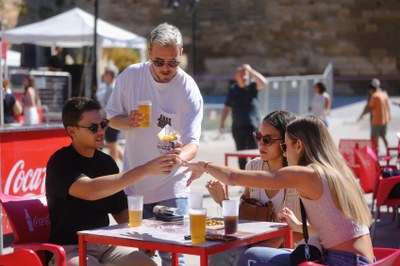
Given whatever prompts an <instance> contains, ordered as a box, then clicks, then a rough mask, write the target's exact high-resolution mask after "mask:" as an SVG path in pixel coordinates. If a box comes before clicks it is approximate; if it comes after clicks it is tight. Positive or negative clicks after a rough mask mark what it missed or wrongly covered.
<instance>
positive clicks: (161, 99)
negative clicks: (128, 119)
mask: <svg viewBox="0 0 400 266" xmlns="http://www.w3.org/2000/svg"><path fill="white" fill-rule="evenodd" d="M140 100H151V102H152V115H151V126H150V128H131V129H129V130H126V131H125V136H126V144H125V153H124V165H123V169H124V170H129V169H132V168H134V167H136V166H139V165H142V164H144V163H146V162H148V161H150V160H152V159H154V158H156V157H158V156H160V153H159V151H158V150H157V140H158V138H157V134H158V133H159V132H160V131H161V129H162V128H163V127H164V126H165V125H166V124H168V123H170V125H171V126H172V127H173V128H174V129H175V130H177V131H178V132H179V134H180V135H181V139H180V141H181V142H182V143H183V145H187V144H189V143H194V144H197V145H198V144H199V139H200V134H201V121H202V119H203V98H202V96H201V94H200V90H199V88H198V87H197V84H196V82H195V81H194V80H193V79H192V78H191V77H190V76H189V75H188V74H186V73H185V72H184V71H183V70H182V69H180V68H179V69H178V72H177V74H176V76H175V77H174V78H173V79H172V80H171V81H170V82H169V83H158V82H156V81H155V80H154V79H153V77H152V75H151V73H150V63H149V62H145V63H140V64H134V65H131V66H129V67H127V68H126V69H125V70H124V71H123V72H122V73H121V74H120V75H119V76H118V78H117V82H116V84H115V88H114V90H113V92H112V94H111V97H110V99H109V101H108V103H107V106H106V108H105V110H106V113H107V117H108V118H109V119H110V118H112V117H114V116H117V115H125V116H128V115H129V113H130V111H131V110H137V104H138V102H139V101H140ZM183 170H184V168H182V167H180V168H178V169H175V170H174V171H173V172H172V173H171V174H170V175H166V176H165V175H163V176H153V177H148V178H146V179H144V180H142V181H140V182H137V183H136V184H134V185H132V186H130V187H128V188H126V189H125V193H126V194H127V195H132V194H140V195H143V196H144V203H146V204H147V203H154V202H158V201H162V200H166V199H171V198H181V197H186V196H187V193H186V192H187V190H188V189H187V188H186V181H187V178H188V174H187V175H185V174H183V173H182V172H183Z"/></svg>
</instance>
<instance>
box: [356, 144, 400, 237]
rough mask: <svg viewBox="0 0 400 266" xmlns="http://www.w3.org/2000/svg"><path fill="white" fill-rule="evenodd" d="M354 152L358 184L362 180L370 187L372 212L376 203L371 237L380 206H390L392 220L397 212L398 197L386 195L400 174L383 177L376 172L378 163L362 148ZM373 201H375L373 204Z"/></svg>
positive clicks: (399, 199) (398, 179) (397, 180)
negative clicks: (356, 162)
mask: <svg viewBox="0 0 400 266" xmlns="http://www.w3.org/2000/svg"><path fill="white" fill-rule="evenodd" d="M354 154H355V156H356V160H357V161H358V163H359V165H360V184H362V182H363V183H364V185H365V184H367V185H369V186H370V188H372V206H371V211H372V212H373V211H374V205H376V211H375V212H374V222H373V224H372V228H371V237H372V238H373V236H374V234H375V229H376V220H377V218H378V215H379V211H380V207H381V206H384V205H386V206H390V207H392V208H393V217H392V219H393V220H394V217H395V215H396V214H397V210H398V207H399V206H400V198H388V196H389V194H390V191H391V190H392V189H393V187H394V186H395V185H397V184H398V183H400V176H391V177H388V178H383V177H382V175H381V174H380V172H379V173H378V172H377V169H380V168H379V165H378V163H377V162H376V161H375V160H374V159H373V158H372V157H371V156H370V155H369V154H368V153H367V152H366V151H365V150H364V149H362V150H358V149H355V150H354ZM361 181H362V182H361ZM375 201H376V203H375V204H374V202H375Z"/></svg>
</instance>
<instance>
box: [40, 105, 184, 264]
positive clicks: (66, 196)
mask: <svg viewBox="0 0 400 266" xmlns="http://www.w3.org/2000/svg"><path fill="white" fill-rule="evenodd" d="M62 120H63V124H64V127H65V129H66V131H67V133H68V135H69V136H70V137H71V140H72V143H71V145H70V146H67V147H63V148H61V149H60V150H58V151H56V152H55V153H54V154H53V155H52V156H51V158H50V160H49V161H48V163H47V172H46V197H47V203H48V206H49V213H50V221H51V233H50V239H49V242H50V243H54V244H59V245H62V246H63V247H64V249H65V251H66V253H67V265H79V255H78V236H77V234H76V232H77V231H79V230H85V229H91V228H96V227H102V226H108V225H109V217H108V214H109V213H111V214H112V215H113V217H114V219H115V220H116V221H117V223H125V222H127V221H128V209H127V199H126V196H125V194H124V192H123V191H122V189H124V188H125V187H127V186H129V185H131V184H133V183H135V182H137V181H139V180H141V179H143V178H145V177H147V176H154V175H161V174H168V173H170V171H171V169H172V168H173V167H174V165H175V164H177V163H178V157H177V155H166V156H162V157H158V158H156V159H154V160H152V161H149V162H147V163H146V164H144V165H141V166H138V167H136V168H134V169H131V170H129V171H126V172H123V173H118V172H119V169H118V166H117V165H116V163H115V161H114V160H113V159H112V158H111V157H110V156H108V155H107V154H105V153H103V152H101V151H99V150H98V148H100V147H102V145H103V142H104V132H105V129H106V127H107V125H108V120H106V119H103V118H102V117H101V114H100V105H99V104H98V103H97V102H95V101H94V100H91V99H88V98H82V97H78V98H72V99H70V100H69V101H68V102H67V103H66V104H65V106H64V108H63V112H62ZM131 152H135V151H131ZM137 152H140V151H137ZM52 261H53V260H52ZM52 261H51V262H50V265H51V263H52ZM87 262H88V265H99V263H100V265H102V264H107V263H111V264H112V265H155V263H154V262H153V261H152V260H151V259H150V258H149V257H148V256H147V255H145V254H144V253H142V252H140V251H137V250H136V249H133V248H128V247H119V246H111V245H100V244H90V243H89V244H88V258H87Z"/></svg>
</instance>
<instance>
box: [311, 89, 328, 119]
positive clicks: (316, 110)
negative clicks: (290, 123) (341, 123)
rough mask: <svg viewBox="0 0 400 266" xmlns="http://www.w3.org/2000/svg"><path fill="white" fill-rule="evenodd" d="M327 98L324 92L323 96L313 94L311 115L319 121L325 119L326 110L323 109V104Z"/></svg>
mask: <svg viewBox="0 0 400 266" xmlns="http://www.w3.org/2000/svg"><path fill="white" fill-rule="evenodd" d="M328 98H329V95H328V94H327V93H326V92H324V93H323V94H318V93H315V94H314V97H313V99H312V101H311V113H312V114H313V115H314V116H316V117H318V118H320V119H325V116H326V108H325V102H326V101H327V99H328Z"/></svg>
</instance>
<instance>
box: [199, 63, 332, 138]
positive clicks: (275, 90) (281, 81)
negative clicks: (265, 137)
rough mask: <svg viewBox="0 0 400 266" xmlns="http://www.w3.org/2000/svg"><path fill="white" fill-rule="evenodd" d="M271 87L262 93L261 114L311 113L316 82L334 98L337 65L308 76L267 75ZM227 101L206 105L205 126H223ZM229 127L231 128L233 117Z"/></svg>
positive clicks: (330, 65) (227, 127)
mask: <svg viewBox="0 0 400 266" xmlns="http://www.w3.org/2000/svg"><path fill="white" fill-rule="evenodd" d="M266 78H267V79H268V88H267V89H266V90H263V91H261V92H260V93H259V103H260V116H261V118H262V117H264V116H265V115H266V114H268V113H270V112H271V111H273V110H286V111H290V112H293V113H295V114H298V115H305V114H307V113H308V112H309V111H308V107H309V105H310V101H311V99H312V97H313V95H314V89H313V88H314V84H315V83H317V82H319V81H321V82H323V83H325V85H326V88H327V92H328V93H329V95H330V96H331V99H332V100H333V64H332V63H329V64H328V65H327V67H326V68H325V71H324V73H323V74H320V75H304V76H281V77H266ZM222 108H223V104H205V106H204V118H203V129H206V130H207V129H215V128H218V127H219V121H220V119H221V110H222ZM226 122H227V123H226V125H225V128H226V129H230V125H229V123H230V119H227V121H226Z"/></svg>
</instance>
